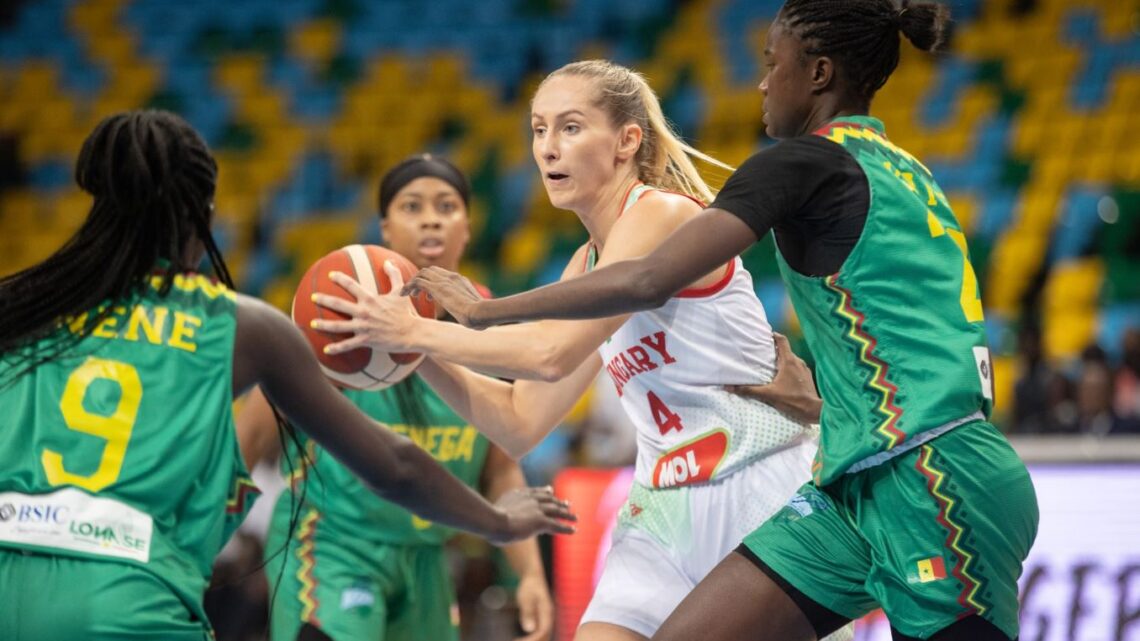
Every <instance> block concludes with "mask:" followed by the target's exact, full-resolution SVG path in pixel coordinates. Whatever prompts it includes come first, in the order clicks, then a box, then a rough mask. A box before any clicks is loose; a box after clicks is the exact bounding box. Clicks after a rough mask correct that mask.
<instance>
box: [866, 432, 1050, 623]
mask: <svg viewBox="0 0 1140 641" xmlns="http://www.w3.org/2000/svg"><path fill="white" fill-rule="evenodd" d="M881 468H882V469H880V468H871V469H870V470H867V471H866V472H865V473H862V474H865V477H864V479H862V482H863V485H864V487H867V488H873V489H872V490H871V495H870V496H871V498H870V499H869V500H867V501H866V502H865V503H864V508H865V509H863V510H862V511H861V515H860V523H859V526H860V528H861V529H862V530H863V531H864V532H873V531H880V532H890V535H889V536H883V537H876V538H871V537H870V536H868V538H869V539H870V540H871V541H872V545H873V546H874V547H875V549H876V554H875V557H876V558H877V559H880V560H881V561H880V562H879V563H877V564H876V566H875V567H874V568H873V570H872V572H871V573H870V574H869V576H868V583H867V589H868V591H870V592H871V593H872V594H873V595H874V596H875V597H876V598H877V599H878V600H879V602H880V603H881V604H882V606H883V609H884V611H885V612H886V614H887V617H888V619H889V620H890V622H891V625H892V626H893V627H894V628H896V629H898V630H899V631H900V632H901V633H902V634H904V635H907V636H911V637H917V638H928V637H930V636H932V635H934V634H935V633H937V632H938V631H940V630H943V629H944V628H947V627H948V626H951V625H952V624H954V623H955V622H956V621H959V620H961V619H964V618H966V617H970V616H978V617H980V618H982V619H984V620H986V621H989V622H990V623H992V624H993V625H995V626H997V627H998V628H999V629H1000V630H1002V632H1003V633H1004V634H1005V635H1006V636H1008V637H1009V638H1013V637H1016V636H1017V632H1018V623H1017V615H1018V607H1019V606H1018V592H1017V577H1018V576H1019V575H1020V574H1021V567H1022V562H1023V561H1024V559H1025V557H1026V556H1027V555H1028V553H1029V548H1030V546H1031V545H1032V542H1033V539H1034V537H1035V536H1036V532H1037V519H1038V512H1037V500H1036V494H1035V493H1034V491H1033V485H1032V482H1031V480H1030V478H1029V474H1028V471H1027V470H1026V469H1025V466H1024V464H1023V463H1022V462H1021V460H1020V459H1019V458H1018V457H1017V455H1016V454H1015V453H1014V451H1013V449H1012V448H1011V447H1010V446H1009V444H1008V442H1006V440H1005V439H1004V437H1002V436H1001V435H1000V433H998V432H997V430H996V429H995V428H994V427H993V426H992V425H990V424H988V423H984V422H978V423H973V424H970V425H964V426H961V427H958V428H956V429H954V430H953V431H951V432H949V433H947V434H944V435H942V436H940V437H938V438H936V439H934V440H933V441H931V442H929V443H926V444H924V445H922V446H920V447H918V448H916V449H915V451H913V452H908V453H907V454H906V455H904V456H901V457H899V459H898V460H897V461H892V462H891V463H889V464H884V465H883V466H881Z"/></svg>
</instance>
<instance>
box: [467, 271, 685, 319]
mask: <svg viewBox="0 0 1140 641" xmlns="http://www.w3.org/2000/svg"><path fill="white" fill-rule="evenodd" d="M673 293H674V292H672V291H667V285H665V284H664V281H661V280H659V279H657V278H655V277H654V275H653V274H652V273H651V272H649V271H647V269H646V264H645V261H644V260H627V261H622V262H618V263H614V264H612V265H609V266H607V267H604V268H602V269H599V270H596V271H593V272H590V273H588V274H583V275H581V276H578V277H576V278H571V279H569V280H564V281H560V282H557V283H553V284H550V285H546V286H545V287H540V288H538V289H533V290H531V291H528V292H523V293H521V294H515V295H514V296H506V297H503V298H496V299H493V300H485V301H480V302H479V303H478V304H477V305H476V306H475V309H474V311H473V312H472V318H473V319H474V320H477V321H478V324H479V325H500V324H503V323H511V322H516V321H529V320H537V319H543V318H562V319H586V318H605V317H608V316H618V315H620V314H626V313H630V312H637V311H641V310H645V309H653V308H655V307H660V306H661V305H662V304H663V303H664V302H665V301H666V300H667V299H668V297H669V296H670V295H672V294H673Z"/></svg>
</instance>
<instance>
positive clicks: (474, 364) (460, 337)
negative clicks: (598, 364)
mask: <svg viewBox="0 0 1140 641" xmlns="http://www.w3.org/2000/svg"><path fill="white" fill-rule="evenodd" d="M410 341H411V342H412V346H411V349H413V350H414V351H419V352H424V353H426V354H429V355H431V356H433V357H434V358H436V359H440V360H445V361H448V362H450V363H455V364H458V365H462V366H464V367H469V368H471V369H474V370H477V371H479V372H483V373H485V374H488V375H491V376H498V377H502V378H511V379H519V378H521V379H530V380H557V379H558V378H559V377H560V376H561V375H562V374H563V373H564V371H563V370H564V367H563V366H562V365H561V362H560V356H561V352H560V350H559V347H560V345H559V343H558V337H555V336H543V334H542V330H541V328H540V327H537V326H534V325H518V326H513V327H502V328H496V329H492V330H487V331H484V332H476V331H474V330H471V329H467V328H466V327H461V326H459V325H456V324H455V323H445V322H441V321H434V320H425V321H422V322H420V323H418V324H417V326H416V331H415V332H414V334H413V335H412V336H411V338H410Z"/></svg>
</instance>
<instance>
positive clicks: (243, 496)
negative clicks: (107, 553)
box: [226, 476, 261, 514]
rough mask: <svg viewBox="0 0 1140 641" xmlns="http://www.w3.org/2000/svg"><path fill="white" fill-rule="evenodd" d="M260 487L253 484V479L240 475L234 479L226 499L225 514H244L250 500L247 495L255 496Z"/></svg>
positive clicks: (258, 493)
mask: <svg viewBox="0 0 1140 641" xmlns="http://www.w3.org/2000/svg"><path fill="white" fill-rule="evenodd" d="M260 494H261V489H260V488H258V487H257V486H256V485H254V483H253V480H252V479H249V478H246V477H244V476H243V477H240V478H238V479H236V480H235V481H234V491H233V492H231V493H230V498H229V500H227V501H226V514H244V513H245V510H246V508H247V507H248V506H249V503H250V502H251V501H249V500H247V499H248V498H249V497H257V496H259V495H260Z"/></svg>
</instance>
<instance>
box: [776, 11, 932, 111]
mask: <svg viewBox="0 0 1140 641" xmlns="http://www.w3.org/2000/svg"><path fill="white" fill-rule="evenodd" d="M777 20H778V21H780V22H782V23H783V24H784V25H785V26H786V27H787V28H788V29H789V30H791V31H792V32H793V33H795V34H796V35H797V36H799V38H800V40H802V41H804V43H805V47H804V51H803V53H805V54H810V55H819V56H829V57H831V58H833V59H834V60H836V61H837V62H838V63H839V65H840V67H841V72H840V73H841V74H842V75H843V76H844V77H845V78H846V79H847V81H848V82H849V83H850V86H851V90H852V91H854V92H855V94H856V95H855V97H857V98H859V99H860V100H862V101H865V102H866V103H867V104H870V102H871V99H872V98H874V96H875V92H877V91H878V90H879V89H880V88H882V86H883V85H884V84H886V82H887V79H888V78H890V77H891V73H893V72H894V70H895V68H896V67H898V64H899V43H900V40H899V32H900V31H901V32H902V34H903V35H904V36H906V37H907V39H908V40H910V41H911V43H912V44H914V46H915V47H918V48H919V49H921V50H923V51H937V50H938V49H939V48H940V47H942V45H943V44H945V41H946V30H947V26H948V24H949V21H950V11H949V9H947V8H946V7H945V6H944V5H941V4H937V3H933V2H911V1H910V0H902V4H901V5H896V4H895V2H894V1H893V0H787V2H785V3H784V6H783V8H782V9H780V13H779V16H778V17H777Z"/></svg>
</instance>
